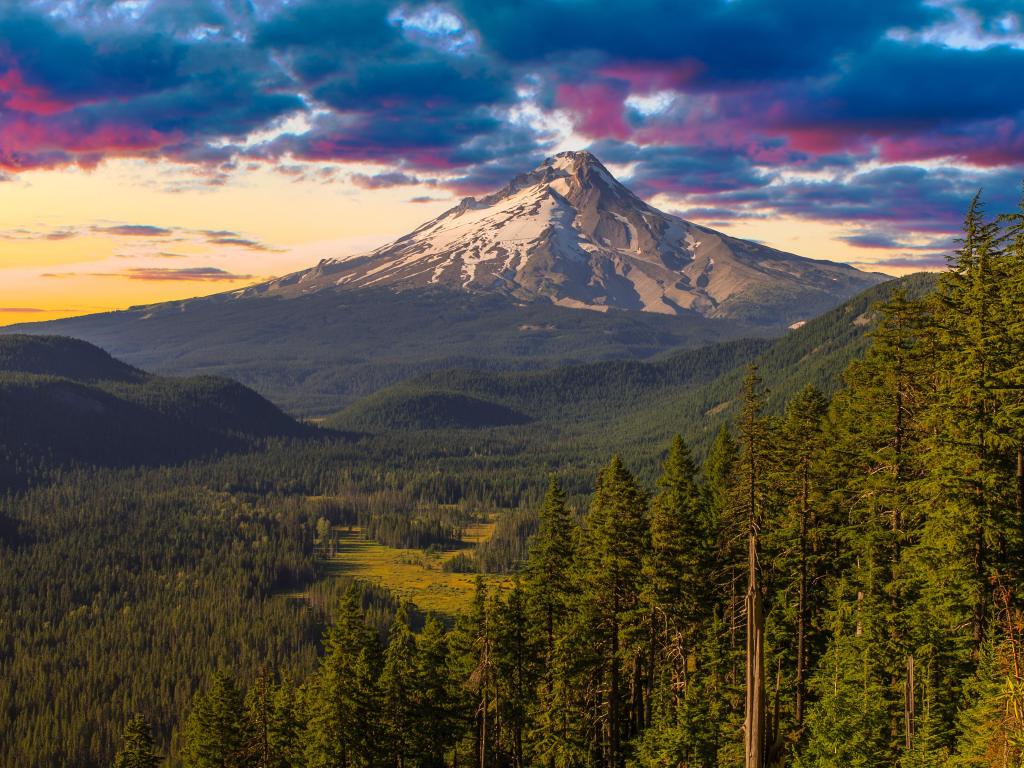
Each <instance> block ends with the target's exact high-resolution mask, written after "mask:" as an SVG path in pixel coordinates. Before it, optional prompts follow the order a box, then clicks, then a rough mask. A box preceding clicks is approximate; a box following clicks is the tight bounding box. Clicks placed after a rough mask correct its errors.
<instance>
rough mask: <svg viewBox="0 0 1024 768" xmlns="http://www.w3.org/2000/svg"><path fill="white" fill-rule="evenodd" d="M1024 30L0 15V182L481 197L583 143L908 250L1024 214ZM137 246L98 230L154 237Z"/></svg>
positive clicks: (989, 23) (202, 9) (893, 0)
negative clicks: (978, 206) (971, 219)
mask: <svg viewBox="0 0 1024 768" xmlns="http://www.w3.org/2000/svg"><path fill="white" fill-rule="evenodd" d="M1022 28H1024V27H1022V22H1021V17H1020V14H1010V13H1009V11H1008V10H1007V7H1006V3H1005V2H1004V3H1000V2H996V0H962V1H960V2H930V0H862V2H858V3H822V2H820V0H732V2H728V1H725V0H723V2H703V0H682V1H681V2H678V3H675V4H666V3H664V2H663V0H573V1H572V2H561V1H560V2H551V1H550V0H520V1H519V2H516V3H507V2H493V1H492V0H447V1H445V0H439V2H419V1H418V0H407V1H406V2H402V1H401V0H388V2H385V1H384V0H351V1H350V2H344V3H339V2H334V1H333V0H289V2H283V1H282V0H261V1H260V2H256V3H249V2H233V1H232V2H225V1H224V0H195V2H190V3H176V2H170V0H152V1H151V2H146V3H117V2H108V1H106V0H104V1H103V2H84V0H35V1H34V2H32V3H8V4H0V180H2V179H5V178H10V177H12V176H14V175H17V174H18V173H20V172H23V171H27V170H30V169H34V168H52V167H59V166H62V165H67V164H77V165H80V166H83V167H93V166H95V165H96V164H98V163H101V162H103V161H104V160H105V159H107V158H112V157H136V158H144V159H162V160H166V161H172V162H175V163H182V164H186V165H187V166H188V167H189V168H191V169H192V173H191V175H190V176H189V177H188V179H187V180H185V181H175V182H174V183H173V185H172V188H173V189H176V190H180V191H188V190H191V189H195V188H197V187H202V188H209V187H210V186H216V185H222V184H226V183H228V182H229V181H230V180H231V178H232V176H233V174H236V173H240V172H245V171H246V169H249V168H251V167H252V164H253V163H257V164H259V163H267V164H272V165H274V166H275V167H276V168H277V169H278V170H280V171H281V172H282V173H286V174H288V175H289V176H290V177H292V178H293V179H294V180H295V181H296V183H308V182H312V183H326V182H330V181H333V180H336V179H346V178H347V179H348V180H349V181H350V182H351V183H352V184H354V185H355V186H357V187H360V188H363V189H380V188H385V187H391V186H402V185H420V186H421V187H427V188H429V189H433V188H442V189H444V190H445V191H451V192H455V193H459V194H477V193H479V192H486V191H490V190H493V189H495V188H497V187H500V186H501V185H502V184H504V183H505V182H506V181H507V180H508V179H509V178H510V177H512V176H514V175H516V174H517V173H520V172H522V171H523V170H524V169H526V168H529V167H532V166H533V165H534V164H536V163H537V162H538V161H539V160H540V159H542V158H543V156H544V155H545V154H549V153H550V151H551V150H552V148H554V147H556V146H557V147H558V148H560V149H561V148H565V145H566V143H567V142H569V141H578V142H579V143H582V144H587V145H589V146H590V148H592V149H593V150H594V151H595V152H596V153H597V154H598V156H599V157H601V158H602V159H604V160H605V161H607V162H609V163H614V164H617V165H620V166H622V168H623V169H624V171H625V174H624V175H625V177H626V178H625V180H626V181H627V182H628V183H630V184H631V185H632V186H633V188H634V189H635V190H636V191H637V192H638V193H639V194H641V195H643V196H645V197H650V196H655V195H661V196H664V197H667V198H669V199H670V200H673V201H674V203H675V204H676V205H677V206H680V207H684V208H685V209H686V210H688V211H696V212H700V211H702V210H704V211H707V212H711V211H715V212H717V213H716V214H715V215H714V216H713V217H710V214H709V218H714V220H722V221H728V220H732V219H736V218H752V217H758V216H764V215H766V213H771V214H772V215H777V214H783V215H794V216H799V217H803V218H807V219H816V220H822V221H829V222H836V221H841V222H858V221H864V222H868V223H873V222H884V223H886V225H887V227H888V228H887V229H886V231H885V233H884V235H885V236H889V237H890V238H891V242H892V243H893V244H900V243H905V242H917V240H915V239H914V238H912V237H909V238H908V237H907V234H908V233H915V232H918V233H919V232H936V233H946V232H949V231H950V230H951V229H954V228H955V226H956V222H957V220H958V219H959V217H960V215H961V211H962V209H963V207H964V206H965V205H966V201H967V199H968V198H969V197H970V195H971V194H972V189H971V188H972V187H976V186H978V185H981V184H984V185H985V186H986V188H987V189H988V190H989V192H990V194H991V195H992V197H993V201H994V203H998V204H999V205H1000V206H1001V205H1002V204H1003V200H1004V198H1006V197H1007V196H1008V194H1009V193H1012V194H1014V195H1015V194H1016V192H1015V190H1016V186H1017V181H1018V179H1017V178H1015V177H1019V176H1022V175H1024V91H1022V90H1021V89H1020V88H1019V87H1018V86H1019V83H1020V82H1021V79H1022V76H1024V37H1022ZM344 163H361V164H370V165H373V166H376V168H375V169H372V170H367V169H365V168H364V169H360V170H361V172H360V173H355V174H348V173H347V171H348V169H346V168H343V166H342V165H341V164H344ZM339 168H341V170H339ZM997 187H998V189H997ZM1004 188H1005V189H1006V190H1008V192H1004V191H1003V189H1004ZM426 198H428V196H427V195H415V196H413V198H412V199H413V200H424V199H426ZM693 215H696V214H693ZM148 226H149V225H130V224H125V225H116V226H111V227H107V228H106V229H107V230H108V231H106V234H111V235H118V236H127V237H131V236H137V237H159V236H162V235H160V234H158V233H156V232H146V231H144V230H145V228H146V227H148ZM130 227H137V228H139V231H138V232H131V231H130V230H129V229H128V228H130ZM118 228H122V231H120V232H117V231H114V230H116V229H118ZM155 229H163V228H161V227H157V228H155ZM97 231H99V230H97ZM174 233H175V234H176V235H180V236H186V237H200V238H203V239H205V240H206V241H208V242H209V244H212V245H224V246H236V247H246V248H250V249H252V250H263V249H265V248H267V246H265V245H263V244H261V243H259V242H258V241H256V240H253V239H250V238H248V237H245V236H244V235H240V234H238V233H235V232H227V231H224V232H221V233H219V234H203V235H197V234H196V233H195V232H193V231H192V230H185V229H179V228H176V229H175V230H174ZM74 234H77V233H76V232H72V231H70V230H68V231H65V232H64V233H63V234H58V233H57V232H56V231H55V232H54V233H53V237H54V238H57V237H72V236H74ZM882 237H883V235H881V234H878V233H874V241H872V233H870V232H861V231H860V230H855V231H853V232H852V233H851V234H850V235H849V240H848V242H849V243H850V244H852V245H857V246H860V247H875V248H885V247H889V246H886V245H883V244H882V243H883V240H882Z"/></svg>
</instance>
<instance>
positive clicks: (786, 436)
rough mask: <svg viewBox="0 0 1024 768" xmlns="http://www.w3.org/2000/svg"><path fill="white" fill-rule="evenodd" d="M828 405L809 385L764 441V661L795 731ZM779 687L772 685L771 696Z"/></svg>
mask: <svg viewBox="0 0 1024 768" xmlns="http://www.w3.org/2000/svg"><path fill="white" fill-rule="evenodd" d="M827 408H828V401H827V400H826V399H825V397H824V396H823V395H822V394H821V393H820V392H819V391H818V390H816V389H815V388H814V387H812V386H808V387H807V388H806V389H804V391H803V392H801V393H800V394H799V395H798V396H797V397H796V398H795V399H793V400H792V401H791V402H789V403H788V404H787V406H786V414H785V418H784V419H783V421H782V422H781V424H780V425H779V427H778V429H776V430H775V431H774V433H773V435H772V443H773V444H772V445H771V446H769V450H770V452H771V454H772V457H773V458H772V462H771V463H772V466H771V467H770V470H769V472H768V473H767V474H768V482H769V485H770V486H771V487H770V490H769V493H771V494H772V496H773V499H772V506H773V507H774V508H776V509H777V510H778V513H777V515H776V518H775V520H774V521H773V524H772V526H771V527H770V528H769V529H768V530H767V531H766V532H765V535H764V537H763V547H764V551H765V558H766V559H767V562H768V563H769V566H768V567H767V569H766V570H767V571H768V575H769V582H770V587H769V589H770V593H771V594H770V598H769V603H770V608H771V610H770V613H769V616H768V621H767V630H766V631H767V637H768V646H769V648H770V656H771V663H770V666H771V667H774V668H775V669H777V670H779V672H778V674H777V677H778V685H779V687H780V688H784V689H785V694H786V698H787V703H786V704H785V705H784V706H783V705H782V704H781V702H780V710H781V713H782V714H784V715H785V717H786V718H787V719H788V720H790V722H791V723H792V726H793V727H794V728H795V729H796V734H797V735H798V734H799V730H800V729H801V728H802V726H803V715H804V708H805V706H806V701H807V674H808V671H809V670H810V669H811V668H812V667H813V665H814V661H816V658H815V656H816V653H817V651H818V645H819V643H818V642H816V641H817V636H816V635H817V633H816V628H817V626H818V624H819V621H820V614H821V611H822V609H823V607H824V600H823V597H822V595H821V590H820V584H821V581H822V578H823V576H824V572H825V565H826V556H825V554H824V552H823V549H824V546H825V545H824V542H823V541H822V539H823V538H824V537H823V535H822V529H823V527H824V523H825V521H824V520H822V519H821V517H822V515H821V513H820V510H819V507H820V504H821V499H822V495H823V494H822V488H821V485H822V479H821V472H820V469H819V465H818V462H819V460H820V458H821V455H822V454H823V453H824V432H823V421H824V418H825V414H826V411H827ZM782 693H783V691H777V693H776V696H779V695H781V694H782ZM780 726H781V724H779V723H776V726H775V727H776V728H779V727H780Z"/></svg>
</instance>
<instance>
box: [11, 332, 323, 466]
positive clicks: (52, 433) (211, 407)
mask: <svg viewBox="0 0 1024 768" xmlns="http://www.w3.org/2000/svg"><path fill="white" fill-rule="evenodd" d="M312 431H313V430H312V428H310V427H308V426H306V425H304V424H300V423H299V422H296V421H295V420H293V419H292V418H291V417H289V416H287V415H285V414H284V413H283V412H282V411H281V410H279V409H278V408H277V407H276V406H274V405H273V404H271V403H269V402H268V401H266V400H265V399H263V398H262V397H260V396H259V395H257V394H256V393H255V392H253V391H252V390H251V389H249V388H247V387H244V386H242V385H241V384H238V383H237V382H234V381H231V380H229V379H223V378H217V377H212V376H201V377H192V378H185V379H175V378H165V377H160V376H153V375H150V374H148V373H145V372H144V371H141V370H139V369H137V368H133V367H131V366H128V365H126V364H124V363H122V362H121V361H119V360H116V359H115V358H113V357H111V356H110V355H109V354H107V353H106V352H104V351H103V350H101V349H98V348H97V347H95V346H93V345H91V344H88V343H86V342H83V341H79V340H76V339H68V338H61V337H54V336H49V337H46V336H26V335H14V336H0V485H2V484H3V481H4V480H8V481H10V480H12V479H14V478H17V477H24V476H26V475H27V474H31V473H32V472H33V471H35V470H37V469H39V468H40V467H43V466H53V465H68V464H91V465H101V466H138V465H145V464H161V463H169V462H177V461H183V460H186V459H190V458H196V457H200V456H204V455H208V454H212V453H217V452H223V451H231V450H240V449H243V448H246V447H248V446H251V445H253V444H255V443H256V442H257V441H259V440H261V439H264V438H268V437H300V436H303V435H308V434H311V433H312Z"/></svg>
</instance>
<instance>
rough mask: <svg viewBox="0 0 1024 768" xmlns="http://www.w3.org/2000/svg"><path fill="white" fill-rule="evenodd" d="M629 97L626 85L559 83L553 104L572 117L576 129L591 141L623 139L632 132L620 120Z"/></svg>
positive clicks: (599, 82) (617, 83)
mask: <svg viewBox="0 0 1024 768" xmlns="http://www.w3.org/2000/svg"><path fill="white" fill-rule="evenodd" d="M627 96H629V87H628V86H627V85H626V83H620V82H615V81H609V80H604V81H598V82H593V83H562V84H561V85H559V86H558V91H557V97H556V103H557V104H558V106H559V107H561V108H563V109H567V110H569V111H570V112H572V113H573V114H574V115H575V118H576V128H577V129H579V130H580V131H581V132H582V133H585V134H586V135H588V136H592V137H594V138H614V139H621V140H625V139H628V138H629V136H630V134H632V132H633V131H632V129H631V128H630V127H629V125H627V123H626V121H625V118H624V117H623V103H624V102H625V100H626V97H627Z"/></svg>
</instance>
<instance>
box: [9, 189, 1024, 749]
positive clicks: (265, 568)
mask: <svg viewBox="0 0 1024 768" xmlns="http://www.w3.org/2000/svg"><path fill="white" fill-rule="evenodd" d="M929 287H932V288H933V289H932V290H930V291H922V292H915V291H912V290H905V291H901V290H897V291H895V292H893V293H892V294H891V295H889V296H888V297H886V300H885V301H883V302H882V303H880V304H878V305H877V306H876V307H875V309H874V310H873V311H874V312H875V313H876V315H877V323H876V324H875V325H874V327H873V330H872V331H871V334H870V341H869V342H868V343H867V344H866V346H865V347H864V348H863V349H862V354H859V355H858V357H857V359H855V360H853V361H852V362H851V363H850V364H849V365H848V367H847V368H846V370H845V373H844V374H843V375H842V386H841V387H838V388H836V389H835V390H834V391H833V390H825V389H824V388H821V387H816V386H814V385H810V384H809V385H807V386H803V387H802V388H800V389H797V390H796V391H795V392H793V393H789V394H788V397H787V401H786V402H785V403H779V402H778V399H779V394H778V387H777V385H776V382H775V380H774V378H773V377H772V370H771V365H765V364H763V363H764V361H763V359H758V358H755V359H753V360H752V361H751V362H750V363H749V364H747V365H746V368H745V376H744V380H743V382H742V396H741V397H739V398H738V399H737V401H736V403H735V407H734V408H731V409H730V410H729V411H728V414H727V415H728V416H729V418H728V419H727V420H725V421H724V422H723V424H722V426H721V428H720V429H718V430H717V433H716V436H715V437H714V440H713V442H711V444H710V446H709V447H708V446H705V445H698V444H695V441H693V440H692V439H689V438H690V436H689V435H687V433H686V432H685V431H684V430H682V429H681V430H680V431H681V432H683V434H684V435H686V436H687V439H684V437H676V438H674V439H672V440H671V441H669V443H668V445H665V446H664V447H663V452H662V454H661V460H660V467H659V468H658V469H657V471H653V468H652V467H651V466H650V465H649V463H646V462H645V461H643V459H642V458H640V456H641V454H639V453H638V452H637V451H636V450H635V449H634V450H631V451H628V452H626V451H624V452H622V453H621V454H620V455H614V456H611V457H610V458H608V457H607V454H606V459H605V461H604V462H603V463H599V462H592V461H583V460H582V459H580V460H576V461H573V462H569V463H566V464H562V463H560V462H559V460H558V457H559V449H558V447H553V448H550V449H549V450H548V451H547V452H544V451H538V452H537V454H536V455H534V456H533V457H532V458H531V459H530V460H529V461H526V462H517V461H515V460H514V459H510V458H509V457H508V452H507V448H508V446H509V444H511V443H514V442H515V441H517V440H523V439H525V438H524V437H523V435H524V433H523V432H522V431H521V427H520V426H515V425H512V426H509V427H507V428H506V429H508V430H510V431H508V432H507V433H505V432H501V433H499V432H490V433H488V432H482V433H480V434H477V435H476V436H475V437H473V438H472V439H469V438H465V439H466V440H467V442H466V443H465V444H463V445H462V446H460V445H458V444H456V445H455V446H453V447H449V446H444V445H441V444H439V441H442V440H443V437H444V435H446V434H448V433H444V432H433V433H429V434H425V435H424V436H422V437H420V438H416V439H415V440H411V441H410V443H409V444H408V445H407V446H406V447H405V448H401V449H400V448H397V447H395V445H394V444H391V443H386V442H385V441H383V439H382V438H380V437H375V436H373V435H369V434H364V435H350V436H348V437H332V436H330V435H327V434H325V435H321V436H315V437H307V438H304V439H302V440H299V439H289V438H280V439H269V440H267V441H266V442H265V443H264V444H263V445H262V447H261V449H260V450H259V451H255V452H251V453H245V454H239V455H224V456H219V457H215V458H207V459H203V460H194V461H192V462H190V463H187V464H182V465H178V466H173V467H170V466H168V467H150V468H144V467H139V468H135V469H113V468H111V469H104V470H96V469H84V468H73V467H72V468H64V469H59V468H58V469H52V470H49V471H48V474H46V476H45V480H39V481H38V482H36V483H35V484H34V486H33V487H31V488H29V489H27V490H23V491H22V490H19V491H18V492H16V493H15V492H10V493H8V495H7V496H6V497H4V499H3V500H2V506H0V595H2V596H3V599H4V601H5V604H3V605H0V617H3V618H0V734H3V735H0V762H3V763H4V764H10V765H45V766H50V765H53V766H57V765H96V766H106V765H115V766H121V767H122V768H124V767H127V766H158V765H175V766H177V765H182V766H188V767H190V768H213V767H214V766H217V767H221V768H226V767H228V766H233V767H237V768H243V767H245V768H249V767H256V766H259V767H260V768H267V767H269V766H274V767H275V768H286V767H287V768H300V767H302V768H306V767H309V768H312V767H314V766H315V767H317V768H327V767H328V766H332V767H333V766H345V767H348V766H352V767H353V768H354V767H356V766H366V767H371V766H382V767H383V766H394V767H395V768H413V767H422V768H434V767H436V768H442V767H444V766H453V768H455V767H456V766H480V768H487V766H510V767H513V768H522V767H524V766H558V767H559V768H567V767H569V766H580V767H581V768H583V767H584V766H586V767H590V766H594V767H600V768H620V767H624V766H637V767H639V766H687V767H691V766H693V767H696V766H702V767H708V768H710V767H711V766H740V765H743V766H746V767H747V768H750V767H751V766H753V767H755V768H761V767H762V766H784V765H785V766H790V765H792V766H803V767H805V768H809V767H810V766H835V767H836V768H838V767H839V766H901V767H903V768H911V767H913V768H917V767H920V768H932V767H934V768H939V767H943V768H946V767H949V768H952V767H953V766H956V767H958V768H959V767H960V766H992V767H993V768H994V767H995V766H1019V765H1021V764H1022V760H1024V670H1022V669H1021V664H1022V658H1021V654H1022V653H1024V637H1022V632H1024V612H1022V608H1024V607H1022V604H1021V600H1022V598H1024V594H1022V593H1024V573H1022V572H1021V563H1024V368H1022V365H1024V363H1022V361H1024V312H1022V311H1021V307H1020V297H1021V296H1024V208H1022V209H1021V211H1019V212H1017V213H1013V214H1008V215H1003V216H998V217H995V218H992V217H988V216H986V214H985V212H984V208H983V206H982V203H981V201H980V199H976V200H975V201H974V203H973V204H972V206H971V208H970V210H969V212H968V214H967V217H966V219H965V223H964V229H963V234H962V239H961V242H960V245H959V248H958V249H957V251H956V252H955V254H953V255H952V256H951V258H950V263H949V269H948V270H947V271H946V272H944V273H943V274H942V275H941V277H940V278H939V279H938V281H937V282H936V283H933V284H932V285H930V286H929ZM755 351H757V350H755ZM860 351H861V350H859V352H860ZM785 389H787V390H789V389H792V387H791V386H790V384H787V385H786V387H785ZM663 417H665V418H664V420H665V421H668V420H669V419H668V418H667V417H668V415H667V414H663ZM614 434H615V433H612V436H613V437H614ZM609 439H610V438H609ZM688 441H689V442H688ZM489 445H490V448H488V446H489ZM634 448H635V447H634ZM613 450H614V449H613ZM611 452H612V451H609V453H611ZM526 453H530V452H529V451H527V452H526ZM368 456H371V457H374V458H373V459H372V460H369V459H368V458H367V457H368ZM395 509H416V510H417V513H416V515H415V516H414V517H413V518H412V519H408V518H401V517H399V516H397V515H395V514H393V511H394V510H395ZM481 510H489V511H495V512H501V518H500V519H501V520H502V521H503V522H502V524H501V525H500V526H499V528H498V529H497V532H496V534H495V538H494V539H493V540H492V541H491V542H488V543H487V544H486V545H481V546H480V547H478V548H477V549H476V550H475V551H473V552H472V554H471V555H467V556H466V557H465V558H463V561H462V562H461V563H460V567H466V568H469V569H477V570H481V571H502V572H508V573H510V574H511V577H510V579H509V581H508V583H507V585H504V586H497V587H495V586H493V585H491V586H489V585H488V582H486V581H485V580H484V579H483V577H481V578H480V580H479V581H478V586H477V590H476V594H475V596H474V597H473V599H472V602H471V605H470V607H469V609H468V610H467V611H465V612H464V613H462V614H460V615H458V616H434V615H424V614H423V613H422V612H421V611H419V610H418V609H417V608H416V606H415V605H411V604H408V603H402V602H401V601H399V600H397V599H396V598H395V597H394V596H392V595H390V594H388V593H387V592H386V591H384V590H380V589H374V588H370V587H368V586H367V585H365V584H361V583H359V582H351V581H347V580H345V579H333V580H323V579H320V578H318V575H319V569H320V562H319V559H318V552H317V539H318V537H320V536H322V535H323V530H325V528H324V525H325V523H324V522H322V521H326V526H327V528H329V527H330V526H332V525H336V526H340V525H346V524H352V523H353V522H357V523H359V524H361V525H363V526H365V527H366V528H367V529H369V530H371V535H372V536H373V537H374V538H376V539H378V540H380V541H382V542H385V543H389V542H390V543H391V544H392V545H395V546H398V545H401V546H417V547H427V546H431V545H439V544H444V543H445V542H447V541H450V540H451V539H453V538H457V536H456V534H457V531H458V529H459V528H460V527H461V526H464V525H467V524H468V523H469V522H471V520H472V519H473V517H474V515H477V514H479V513H480V511H481ZM298 590H303V591H304V597H303V598H302V599H295V598H289V597H287V595H289V594H294V593H296V591H298Z"/></svg>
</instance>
